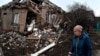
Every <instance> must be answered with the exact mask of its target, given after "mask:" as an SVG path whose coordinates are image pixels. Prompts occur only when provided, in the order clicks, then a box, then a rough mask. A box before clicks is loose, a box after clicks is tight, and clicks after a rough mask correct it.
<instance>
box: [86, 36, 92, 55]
mask: <svg viewBox="0 0 100 56" xmlns="http://www.w3.org/2000/svg"><path fill="white" fill-rule="evenodd" d="M85 42H86V47H87V56H92V44H91V41H90V38H89V37H86V39H85Z"/></svg>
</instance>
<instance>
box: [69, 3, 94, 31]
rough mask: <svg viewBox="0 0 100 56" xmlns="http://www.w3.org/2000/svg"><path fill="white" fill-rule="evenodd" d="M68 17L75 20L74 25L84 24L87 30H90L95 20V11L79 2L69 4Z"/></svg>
mask: <svg viewBox="0 0 100 56" xmlns="http://www.w3.org/2000/svg"><path fill="white" fill-rule="evenodd" d="M68 17H69V18H70V19H71V20H72V21H73V24H74V26H75V25H82V26H83V27H84V30H86V31H89V29H90V28H91V27H92V24H93V21H94V13H93V11H92V10H91V9H90V8H89V7H87V6H85V5H82V4H79V3H75V4H74V5H72V6H69V12H68Z"/></svg>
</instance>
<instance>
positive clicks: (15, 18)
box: [13, 13, 19, 24]
mask: <svg viewBox="0 0 100 56" xmlns="http://www.w3.org/2000/svg"><path fill="white" fill-rule="evenodd" d="M18 22H19V14H18V13H15V15H14V22H13V23H14V24H18Z"/></svg>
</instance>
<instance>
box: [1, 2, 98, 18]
mask: <svg viewBox="0 0 100 56" xmlns="http://www.w3.org/2000/svg"><path fill="white" fill-rule="evenodd" d="M10 1H12V0H0V6H2V5H3V4H6V3H8V2H10ZM50 1H51V2H53V3H55V4H56V5H58V6H60V7H61V8H62V9H64V10H66V11H68V6H69V5H73V4H74V3H76V2H78V3H81V4H85V5H87V6H89V7H90V8H91V9H93V10H94V13H95V15H96V16H100V0H50Z"/></svg>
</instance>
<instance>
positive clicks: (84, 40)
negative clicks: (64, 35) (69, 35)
mask: <svg viewBox="0 0 100 56" xmlns="http://www.w3.org/2000/svg"><path fill="white" fill-rule="evenodd" d="M70 52H72V56H92V45H91V41H90V39H89V36H88V34H87V33H86V32H83V33H82V35H81V37H80V38H77V37H76V36H74V38H73V40H72V47H71V50H70Z"/></svg>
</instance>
